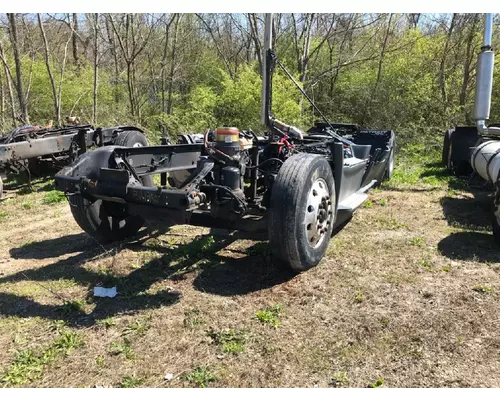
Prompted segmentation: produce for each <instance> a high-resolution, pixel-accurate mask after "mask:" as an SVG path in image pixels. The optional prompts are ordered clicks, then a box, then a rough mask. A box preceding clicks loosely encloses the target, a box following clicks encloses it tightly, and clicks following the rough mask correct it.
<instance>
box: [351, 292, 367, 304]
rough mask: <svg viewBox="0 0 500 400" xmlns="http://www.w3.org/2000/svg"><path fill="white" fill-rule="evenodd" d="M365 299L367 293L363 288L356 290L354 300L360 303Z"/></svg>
mask: <svg viewBox="0 0 500 400" xmlns="http://www.w3.org/2000/svg"><path fill="white" fill-rule="evenodd" d="M364 301H365V294H364V293H363V292H362V291H361V290H356V291H355V292H354V302H356V303H358V304H360V303H362V302H364Z"/></svg>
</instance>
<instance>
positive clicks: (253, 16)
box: [247, 13, 262, 76]
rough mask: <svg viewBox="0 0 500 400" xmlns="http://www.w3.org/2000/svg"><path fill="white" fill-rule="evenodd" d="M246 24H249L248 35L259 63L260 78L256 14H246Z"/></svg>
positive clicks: (260, 51) (260, 53) (260, 67)
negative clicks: (249, 34)
mask: <svg viewBox="0 0 500 400" xmlns="http://www.w3.org/2000/svg"><path fill="white" fill-rule="evenodd" d="M247 15H248V22H249V24H250V33H251V37H252V40H253V44H254V46H255V53H256V54H257V61H258V62H259V73H260V74H261V76H262V50H261V45H260V40H259V29H258V24H257V14H255V13H253V14H247Z"/></svg>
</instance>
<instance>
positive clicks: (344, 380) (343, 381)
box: [329, 371, 349, 387]
mask: <svg viewBox="0 0 500 400" xmlns="http://www.w3.org/2000/svg"><path fill="white" fill-rule="evenodd" d="M348 383H349V378H348V377H347V372H346V371H340V372H339V373H337V374H335V375H334V376H333V378H332V381H331V382H330V385H329V386H333V387H341V386H345V385H347V384H348Z"/></svg>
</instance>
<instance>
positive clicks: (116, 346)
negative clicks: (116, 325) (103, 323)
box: [109, 338, 135, 360]
mask: <svg viewBox="0 0 500 400" xmlns="http://www.w3.org/2000/svg"><path fill="white" fill-rule="evenodd" d="M109 353H110V354H111V355H114V356H119V355H121V356H123V357H125V358H126V359H127V360H132V359H133V358H135V353H134V350H132V346H131V343H130V340H129V339H127V338H125V339H123V342H118V343H111V346H110V347H109Z"/></svg>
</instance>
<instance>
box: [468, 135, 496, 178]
mask: <svg viewBox="0 0 500 400" xmlns="http://www.w3.org/2000/svg"><path fill="white" fill-rule="evenodd" d="M470 163H471V165H472V168H473V169H474V171H476V173H477V174H478V175H479V176H480V177H482V178H483V179H484V180H486V181H488V182H492V183H496V181H497V180H498V178H499V173H500V141H499V140H489V141H487V142H484V143H481V144H480V145H479V146H477V147H476V148H475V149H474V151H473V152H472V156H471V160H470Z"/></svg>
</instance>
